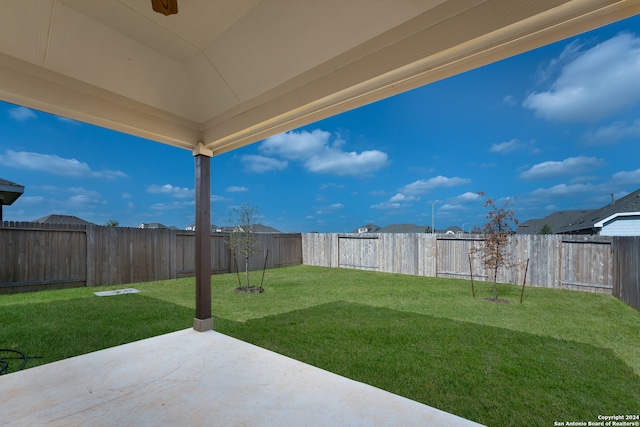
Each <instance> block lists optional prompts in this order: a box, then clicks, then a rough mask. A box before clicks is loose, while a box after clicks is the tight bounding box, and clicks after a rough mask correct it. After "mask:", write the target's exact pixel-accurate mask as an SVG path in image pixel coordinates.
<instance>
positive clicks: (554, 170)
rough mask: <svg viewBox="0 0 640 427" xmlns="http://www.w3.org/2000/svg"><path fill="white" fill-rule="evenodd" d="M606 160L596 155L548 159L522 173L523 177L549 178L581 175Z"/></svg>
mask: <svg viewBox="0 0 640 427" xmlns="http://www.w3.org/2000/svg"><path fill="white" fill-rule="evenodd" d="M603 164H604V161H603V160H601V159H597V158H595V157H584V156H580V157H569V158H567V159H564V160H562V161H560V162H556V161H548V162H542V163H538V164H537V165H533V166H532V167H531V168H530V169H529V170H526V171H524V172H522V173H521V174H520V177H521V178H523V179H547V178H554V177H558V176H565V175H579V174H582V173H587V172H591V171H593V169H594V168H597V167H600V166H602V165H603Z"/></svg>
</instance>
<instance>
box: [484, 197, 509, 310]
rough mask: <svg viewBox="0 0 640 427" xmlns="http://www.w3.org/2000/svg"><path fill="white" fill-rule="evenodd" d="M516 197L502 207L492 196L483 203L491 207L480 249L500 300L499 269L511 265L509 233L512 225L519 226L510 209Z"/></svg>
mask: <svg viewBox="0 0 640 427" xmlns="http://www.w3.org/2000/svg"><path fill="white" fill-rule="evenodd" d="M478 194H479V195H480V196H482V197H487V195H486V194H485V193H483V192H478ZM513 200H514V199H508V200H507V201H506V202H505V203H504V204H503V206H502V207H498V206H496V204H495V201H494V200H493V199H491V198H487V200H486V201H485V202H484V204H483V205H482V207H483V208H489V212H487V216H486V218H487V222H486V223H485V224H484V226H483V228H482V234H483V237H484V241H483V245H482V247H481V248H479V249H478V252H480V255H481V257H482V261H483V263H484V265H485V267H487V268H488V269H490V270H492V271H493V300H494V301H497V300H498V290H497V285H496V282H497V278H498V269H499V268H500V267H510V266H512V263H511V262H509V257H508V255H509V254H508V253H507V243H508V242H509V235H511V234H513V229H512V228H511V226H512V225H513V226H515V227H517V226H518V220H517V219H516V217H515V213H514V212H513V210H512V209H508V207H509V205H510V204H511V203H512V202H513Z"/></svg>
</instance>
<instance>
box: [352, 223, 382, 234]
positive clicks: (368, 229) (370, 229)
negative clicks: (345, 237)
mask: <svg viewBox="0 0 640 427" xmlns="http://www.w3.org/2000/svg"><path fill="white" fill-rule="evenodd" d="M378 230H380V226H379V225H376V224H367V225H363V226H362V227H358V228H356V229H355V230H354V231H352V233H377V232H378Z"/></svg>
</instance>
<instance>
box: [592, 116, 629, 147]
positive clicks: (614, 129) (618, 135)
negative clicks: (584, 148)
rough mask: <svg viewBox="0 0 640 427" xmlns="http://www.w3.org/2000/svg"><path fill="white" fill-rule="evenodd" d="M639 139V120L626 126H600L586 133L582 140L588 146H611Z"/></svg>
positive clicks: (619, 123)
mask: <svg viewBox="0 0 640 427" xmlns="http://www.w3.org/2000/svg"><path fill="white" fill-rule="evenodd" d="M637 137H640V119H638V120H636V121H635V122H633V123H631V124H628V123H626V122H616V123H612V124H610V125H608V126H602V127H600V128H598V129H596V130H595V131H593V132H587V133H585V134H584V135H583V136H582V140H583V141H584V142H586V143H587V144H589V145H612V144H615V143H616V142H618V141H621V140H623V139H626V138H637Z"/></svg>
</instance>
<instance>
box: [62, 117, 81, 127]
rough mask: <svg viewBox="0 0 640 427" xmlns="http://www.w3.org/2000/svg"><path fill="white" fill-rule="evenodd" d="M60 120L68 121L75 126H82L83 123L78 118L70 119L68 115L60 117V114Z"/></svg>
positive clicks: (67, 122)
mask: <svg viewBox="0 0 640 427" xmlns="http://www.w3.org/2000/svg"><path fill="white" fill-rule="evenodd" d="M58 121H59V122H62V123H66V124H68V125H73V126H80V124H81V123H80V122H78V121H76V120H73V119H70V118H68V117H60V116H58Z"/></svg>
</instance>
